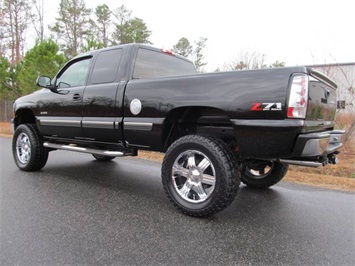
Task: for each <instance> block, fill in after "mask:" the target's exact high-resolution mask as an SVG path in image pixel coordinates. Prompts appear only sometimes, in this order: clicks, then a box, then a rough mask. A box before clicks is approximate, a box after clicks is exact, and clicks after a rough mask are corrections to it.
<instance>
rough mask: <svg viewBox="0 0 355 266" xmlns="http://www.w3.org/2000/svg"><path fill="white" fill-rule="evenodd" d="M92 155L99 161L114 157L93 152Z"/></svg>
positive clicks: (109, 159) (107, 160)
mask: <svg viewBox="0 0 355 266" xmlns="http://www.w3.org/2000/svg"><path fill="white" fill-rule="evenodd" d="M92 156H93V157H94V158H95V159H96V160H98V161H100V162H109V161H111V160H113V159H115V158H116V157H112V156H105V155H98V154H93V155H92Z"/></svg>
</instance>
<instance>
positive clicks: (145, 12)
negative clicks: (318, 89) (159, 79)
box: [44, 0, 355, 71]
mask: <svg viewBox="0 0 355 266" xmlns="http://www.w3.org/2000/svg"><path fill="white" fill-rule="evenodd" d="M352 2H353V0H296V1H294V0H292V1H291V0H219V1H216V0H179V1H168V0H165V1H163V0H149V1H147V0H118V1H113V0H86V5H87V7H90V8H93V9H94V8H95V7H96V6H97V5H101V4H104V3H105V4H107V5H108V6H109V7H110V9H114V8H117V7H118V6H120V5H122V4H123V5H125V6H126V7H127V8H128V9H130V10H131V11H132V16H133V17H138V18H141V19H143V21H144V22H145V23H146V25H147V27H148V29H149V30H150V31H151V32H152V34H151V37H150V39H149V40H150V41H151V42H152V43H153V46H155V47H158V48H165V49H171V48H172V47H173V45H175V44H176V43H177V42H178V40H179V39H180V38H182V37H186V38H187V39H188V40H189V41H190V42H191V43H193V42H194V41H197V40H198V39H199V37H206V38H207V39H208V40H207V42H206V44H207V45H206V48H205V50H204V52H203V53H204V56H205V62H207V66H206V67H205V70H206V71H213V70H215V69H216V68H218V67H219V68H222V67H223V66H224V65H228V64H229V63H231V62H232V61H233V60H235V59H236V58H238V56H239V55H240V54H241V53H246V52H249V53H252V52H257V53H259V54H265V55H266V62H267V63H268V64H271V63H273V62H275V61H276V60H278V61H281V62H285V63H286V66H294V65H313V64H329V63H350V62H355V29H354V28H355V27H354V26H355V16H354V10H355V3H354V4H353V3H352ZM59 3H60V0H50V1H48V0H47V1H45V3H44V5H45V6H44V9H45V21H46V23H49V24H51V23H53V22H54V18H55V17H57V16H58V15H57V14H58V10H59ZM47 34H49V32H48V31H47Z"/></svg>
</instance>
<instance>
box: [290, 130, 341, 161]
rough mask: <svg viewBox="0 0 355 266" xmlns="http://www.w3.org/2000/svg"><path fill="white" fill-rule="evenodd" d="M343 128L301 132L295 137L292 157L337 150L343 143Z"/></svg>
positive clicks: (310, 155)
mask: <svg viewBox="0 0 355 266" xmlns="http://www.w3.org/2000/svg"><path fill="white" fill-rule="evenodd" d="M344 133H345V131H343V130H333V131H328V132H321V133H308V134H301V135H299V137H298V138H297V141H296V145H295V149H294V152H293V157H317V156H323V155H328V154H332V153H334V152H336V151H338V150H339V149H340V148H341V147H342V146H343V143H342V142H341V137H342V135H343V134H344Z"/></svg>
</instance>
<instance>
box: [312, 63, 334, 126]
mask: <svg viewBox="0 0 355 266" xmlns="http://www.w3.org/2000/svg"><path fill="white" fill-rule="evenodd" d="M308 71H309V73H308V74H309V75H310V77H309V87H308V88H309V97H308V108H307V114H306V121H305V122H306V123H305V126H306V128H305V129H306V131H307V132H310V131H322V130H331V129H333V127H334V122H333V121H334V117H335V113H336V107H337V101H336V88H337V85H336V84H335V83H334V82H333V81H332V80H331V79H329V78H328V77H326V76H325V75H323V74H321V73H320V72H317V71H315V70H313V69H308Z"/></svg>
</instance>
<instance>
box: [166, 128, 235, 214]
mask: <svg viewBox="0 0 355 266" xmlns="http://www.w3.org/2000/svg"><path fill="white" fill-rule="evenodd" d="M162 182H163V187H164V190H165V192H166V194H167V196H168V198H169V199H170V201H171V202H172V203H173V204H174V206H175V207H176V208H178V209H179V210H180V211H181V212H183V213H184V214H187V215H190V216H195V217H208V216H211V215H213V214H215V213H217V212H219V211H222V210H223V209H225V208H226V207H227V206H229V205H230V203H232V201H233V200H234V198H235V196H236V195H237V192H238V187H239V184H240V172H239V169H238V166H237V163H236V160H235V159H234V156H233V154H232V152H231V150H230V149H229V148H228V147H227V145H225V144H224V143H223V142H222V141H220V140H217V139H214V138H210V137H205V136H199V135H188V136H184V137H182V138H180V139H178V140H177V141H175V142H174V143H173V144H172V145H171V146H170V148H169V149H168V151H167V152H166V154H165V157H164V161H163V165H162Z"/></svg>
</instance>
